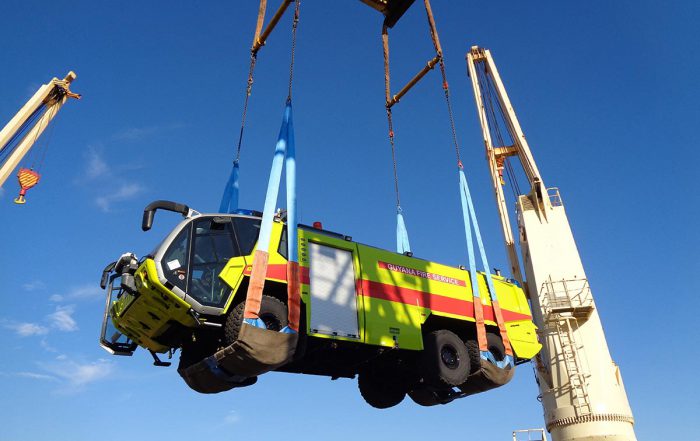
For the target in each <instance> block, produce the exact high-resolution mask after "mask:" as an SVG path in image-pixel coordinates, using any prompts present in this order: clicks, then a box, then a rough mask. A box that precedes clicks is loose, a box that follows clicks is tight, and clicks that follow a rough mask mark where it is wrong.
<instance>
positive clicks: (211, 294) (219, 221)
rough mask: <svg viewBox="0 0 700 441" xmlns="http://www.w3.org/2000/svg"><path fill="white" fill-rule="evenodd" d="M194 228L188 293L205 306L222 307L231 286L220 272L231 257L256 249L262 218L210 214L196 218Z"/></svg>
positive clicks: (245, 254) (247, 253)
mask: <svg viewBox="0 0 700 441" xmlns="http://www.w3.org/2000/svg"><path fill="white" fill-rule="evenodd" d="M193 228H194V229H193V233H194V234H193V238H192V251H191V258H190V279H189V283H188V287H187V288H188V289H187V294H188V295H190V296H192V297H194V298H195V299H196V300H197V301H198V302H199V303H201V304H202V305H206V306H214V307H222V306H223V305H224V304H225V303H226V300H227V299H228V296H229V294H230V290H231V289H230V288H229V286H228V285H226V283H225V282H224V281H223V280H221V279H220V278H219V274H220V273H221V270H223V268H224V266H225V265H226V263H228V261H229V259H231V258H232V257H237V256H247V255H249V254H250V253H251V252H252V250H253V247H254V246H255V242H256V241H257V238H258V233H259V231H260V219H254V218H237V217H228V216H226V217H224V216H221V217H206V218H202V219H197V220H195V221H194V222H193ZM236 239H238V240H236Z"/></svg>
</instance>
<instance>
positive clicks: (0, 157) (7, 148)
mask: <svg viewBox="0 0 700 441" xmlns="http://www.w3.org/2000/svg"><path fill="white" fill-rule="evenodd" d="M45 110H46V103H42V104H41V105H40V106H39V107H38V108H37V109H36V110H35V111H34V112H32V114H31V115H29V117H28V118H27V119H26V120H25V121H24V122H23V123H22V125H21V126H20V128H19V130H17V132H15V134H14V135H12V137H11V138H10V139H9V140H8V141H7V142H6V143H5V145H3V146H2V147H1V148H0V164H1V163H3V162H5V160H6V159H7V158H8V157H9V156H10V155H11V154H12V152H13V151H14V150H15V149H16V148H17V146H18V145H19V142H17V143H15V141H18V140H19V139H21V138H22V137H24V136H26V133H25V132H26V131H27V128H28V127H33V126H34V125H35V124H36V121H37V120H38V119H39V118H41V117H42V116H43V112H44V111H45Z"/></svg>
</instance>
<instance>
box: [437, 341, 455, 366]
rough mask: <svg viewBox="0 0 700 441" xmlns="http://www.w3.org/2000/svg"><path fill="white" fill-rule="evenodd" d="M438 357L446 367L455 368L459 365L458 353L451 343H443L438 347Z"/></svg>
mask: <svg viewBox="0 0 700 441" xmlns="http://www.w3.org/2000/svg"><path fill="white" fill-rule="evenodd" d="M440 359H441V360H442V363H443V364H444V365H445V366H447V368H448V369H452V370H455V369H457V368H458V367H459V353H458V352H457V349H455V347H454V346H452V345H444V346H443V347H442V348H441V349H440Z"/></svg>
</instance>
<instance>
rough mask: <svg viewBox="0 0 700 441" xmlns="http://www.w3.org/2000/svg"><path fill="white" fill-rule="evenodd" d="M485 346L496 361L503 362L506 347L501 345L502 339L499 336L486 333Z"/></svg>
mask: <svg viewBox="0 0 700 441" xmlns="http://www.w3.org/2000/svg"><path fill="white" fill-rule="evenodd" d="M486 344H487V345H488V348H489V352H490V353H491V355H493V358H495V359H496V361H503V360H505V359H506V347H505V346H504V345H503V339H502V338H501V336H500V335H498V334H496V333H493V332H487V333H486Z"/></svg>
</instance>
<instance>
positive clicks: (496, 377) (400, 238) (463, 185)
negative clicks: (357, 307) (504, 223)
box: [382, 0, 514, 396]
mask: <svg viewBox="0 0 700 441" xmlns="http://www.w3.org/2000/svg"><path fill="white" fill-rule="evenodd" d="M423 3H424V6H425V11H426V15H427V18H428V26H429V28H430V36H431V39H432V42H433V47H434V49H435V57H434V58H432V59H430V60H428V62H427V63H426V65H425V66H424V67H423V68H422V69H421V70H420V71H419V72H418V73H417V74H416V75H415V76H414V77H413V78H412V79H411V80H410V81H409V82H408V83H407V84H406V86H404V87H403V88H402V89H401V90H400V91H399V92H398V93H397V94H396V95H393V96H392V95H391V92H390V75H389V35H388V29H387V27H386V26H383V28H382V44H383V49H384V50H383V52H384V80H385V98H386V111H387V120H388V124H389V141H390V144H391V152H392V159H393V162H394V185H395V191H396V202H397V212H398V220H397V250H398V252H400V253H403V252H405V251H410V250H409V249H408V236H407V234H406V228H405V224H404V220H403V216H402V210H401V204H400V199H399V187H398V177H397V171H396V152H395V146H394V130H393V121H392V114H391V110H392V107H393V106H394V105H395V104H396V103H398V102H399V101H400V100H401V98H402V97H403V96H404V95H405V94H406V93H407V92H408V91H409V90H410V89H411V88H412V87H413V86H414V85H415V84H417V83H418V82H419V81H420V80H421V79H422V78H423V77H424V76H425V75H426V74H427V73H428V72H429V71H430V70H432V69H433V68H434V67H435V66H436V65H439V67H440V73H441V76H442V88H443V91H444V94H445V101H446V104H447V111H448V115H449V121H450V129H451V131H452V140H453V143H454V148H455V153H456V156H457V164H458V172H459V186H460V199H461V204H462V214H463V218H464V229H465V234H466V238H467V253H468V258H469V275H470V280H471V285H472V291H473V296H474V316H475V319H476V328H477V332H476V334H477V343H478V347H479V355H480V359H481V360H483V361H485V362H486V363H483V362H482V363H481V366H480V368H479V369H478V371H477V372H475V373H473V374H472V375H471V376H470V379H469V381H467V382H466V383H465V385H464V387H461V390H462V394H460V396H467V395H470V394H472V393H476V392H481V391H484V390H488V389H492V388H494V387H497V386H500V385H503V384H505V383H507V382H508V381H510V379H511V378H512V376H513V373H514V369H513V368H514V357H513V350H512V347H511V344H510V340H509V338H508V334H507V330H506V327H505V323H504V320H503V314H502V312H501V309H500V306H499V304H498V299H497V297H496V290H495V287H494V284H493V279H492V277H491V274H490V272H489V264H488V260H487V258H486V252H485V250H484V246H483V242H482V239H481V233H480V231H479V224H478V222H477V219H476V212H475V210H474V205H473V202H472V199H471V194H470V192H469V186H468V184H467V178H466V175H465V173H464V167H463V165H462V161H461V157H460V148H459V143H458V141H457V133H456V129H455V122H454V115H453V112H452V104H451V100H450V91H449V85H448V82H447V75H446V70H445V61H444V56H443V51H442V46H441V45H440V38H439V36H438V33H437V27H436V26H435V19H434V17H433V12H432V8H431V6H430V1H429V0H424V1H423ZM472 230H473V234H474V236H475V237H476V240H477V245H478V247H479V254H480V257H481V261H482V264H483V265H484V269H485V271H484V272H485V276H486V283H487V291H488V292H487V294H488V295H489V300H490V303H491V307H492V308H493V313H494V318H495V321H496V324H497V325H498V330H499V333H500V335H501V339H502V340H503V345H504V348H505V358H504V359H503V360H496V359H495V358H494V356H493V354H492V353H491V352H490V351H489V349H488V343H487V337H486V326H485V323H484V311H483V309H484V304H483V303H482V299H481V294H480V291H479V283H478V274H477V272H476V259H475V254H474V244H473V239H472Z"/></svg>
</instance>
